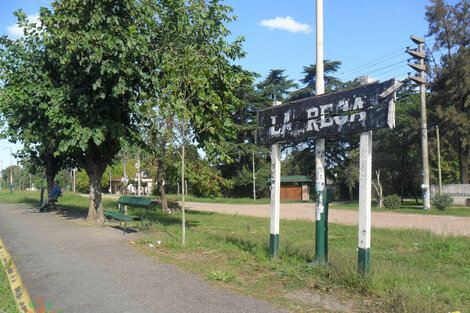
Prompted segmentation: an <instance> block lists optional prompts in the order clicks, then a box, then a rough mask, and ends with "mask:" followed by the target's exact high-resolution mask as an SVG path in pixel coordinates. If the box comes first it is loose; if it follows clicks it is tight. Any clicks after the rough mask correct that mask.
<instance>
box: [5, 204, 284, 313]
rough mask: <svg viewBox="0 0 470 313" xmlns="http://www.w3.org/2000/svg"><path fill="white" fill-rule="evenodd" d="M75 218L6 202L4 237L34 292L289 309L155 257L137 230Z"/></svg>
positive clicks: (186, 305) (50, 298)
mask: <svg viewBox="0 0 470 313" xmlns="http://www.w3.org/2000/svg"><path fill="white" fill-rule="evenodd" d="M74 218H75V217H73V216H58V215H57V214H55V213H39V212H38V210H37V209H31V208H29V207H28V206H25V205H11V204H0V237H1V238H2V239H3V242H4V243H5V246H6V248H7V250H8V251H9V252H10V254H11V255H12V257H13V259H14V262H15V264H16V266H17V267H18V270H19V272H20V275H21V277H22V279H23V282H24V284H25V286H26V289H27V290H28V291H29V293H30V296H31V299H37V298H39V297H40V298H42V299H43V300H44V302H46V303H49V302H50V303H52V304H53V305H54V308H57V309H59V310H62V312H63V313H87V312H88V313H150V312H205V313H207V312H221V313H223V312H237V313H238V312H283V310H281V309H280V308H278V307H275V306H271V305H268V304H266V303H264V302H262V301H260V300H257V299H253V298H249V297H243V296H240V295H237V294H234V293H232V292H230V291H227V290H221V289H217V288H215V287H212V286H210V285H209V284H208V283H207V282H205V281H204V280H202V279H200V278H198V277H197V276H195V275H191V274H187V273H183V272H181V271H179V270H178V269H176V268H175V267H173V266H172V265H168V264H157V263H155V262H154V261H153V260H151V259H150V258H148V257H145V256H143V255H141V254H139V253H137V252H136V251H134V250H133V249H132V247H131V246H130V245H128V244H126V243H127V242H128V241H129V240H131V239H133V238H135V236H136V234H126V235H124V236H123V235H122V231H121V230H119V229H115V228H112V227H104V228H101V227H86V226H85V227H84V226H78V225H76V224H74V223H70V222H67V219H69V220H73V219H74Z"/></svg>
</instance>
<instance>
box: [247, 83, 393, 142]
mask: <svg viewBox="0 0 470 313" xmlns="http://www.w3.org/2000/svg"><path fill="white" fill-rule="evenodd" d="M400 86H401V83H397V81H396V80H395V79H391V80H388V81H385V82H382V83H378V82H375V83H371V84H367V85H362V86H360V87H357V88H353V89H349V90H346V91H343V92H339V93H334V94H325V95H321V96H315V97H309V98H305V99H302V100H298V101H293V102H289V103H286V104H282V105H278V106H275V107H271V108H266V109H263V110H260V111H259V112H258V126H261V127H262V128H261V129H259V130H258V131H257V134H256V140H257V143H258V144H274V143H286V142H297V141H305V140H308V139H313V138H327V137H336V136H341V135H349V134H354V133H360V132H365V131H368V130H373V129H378V128H383V127H387V125H388V126H390V127H391V128H393V127H394V124H395V103H394V101H393V97H392V94H393V92H394V91H395V90H396V89H398V88H399V87H400Z"/></svg>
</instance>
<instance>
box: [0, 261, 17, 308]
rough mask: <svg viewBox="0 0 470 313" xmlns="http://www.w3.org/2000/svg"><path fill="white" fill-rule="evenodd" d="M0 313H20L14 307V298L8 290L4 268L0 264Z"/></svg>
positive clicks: (8, 285) (9, 289)
mask: <svg viewBox="0 0 470 313" xmlns="http://www.w3.org/2000/svg"><path fill="white" fill-rule="evenodd" d="M0 312H1V313H20V312H21V311H20V310H19V309H18V307H17V306H16V302H15V298H14V297H13V293H12V291H11V288H10V284H9V282H8V278H7V275H6V273H5V268H4V267H3V265H2V263H1V262H0Z"/></svg>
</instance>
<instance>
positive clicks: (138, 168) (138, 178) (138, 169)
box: [137, 152, 140, 197]
mask: <svg viewBox="0 0 470 313" xmlns="http://www.w3.org/2000/svg"><path fill="white" fill-rule="evenodd" d="M137 196H138V197H140V152H139V155H138V156H137Z"/></svg>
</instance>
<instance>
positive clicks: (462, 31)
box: [426, 0, 470, 184]
mask: <svg viewBox="0 0 470 313" xmlns="http://www.w3.org/2000/svg"><path fill="white" fill-rule="evenodd" d="M431 2H432V5H430V6H427V7H426V9H427V11H426V20H427V21H428V23H429V32H428V36H433V37H434V38H435V39H436V41H435V45H434V49H435V50H437V49H441V48H445V49H446V50H447V53H446V54H444V55H443V56H442V58H441V62H440V65H439V66H438V67H437V68H435V69H434V72H433V74H434V77H433V78H434V79H433V81H432V83H431V85H430V87H431V91H432V96H431V99H430V100H431V101H430V106H431V108H432V111H433V113H434V114H433V118H434V119H435V120H436V123H438V124H439V126H441V127H440V129H441V130H442V137H441V138H442V142H443V144H444V146H445V145H447V146H450V147H453V148H454V149H455V150H456V151H457V152H458V157H459V171H460V182H461V183H462V184H467V183H468V182H469V176H468V167H469V154H470V140H469V138H470V124H469V123H468V121H469V119H470V110H469V107H470V87H469V86H470V52H469V51H470V47H469V45H470V33H469V32H470V1H468V0H462V1H459V2H458V3H456V4H455V5H449V4H447V3H446V2H445V1H444V0H432V1H431Z"/></svg>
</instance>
